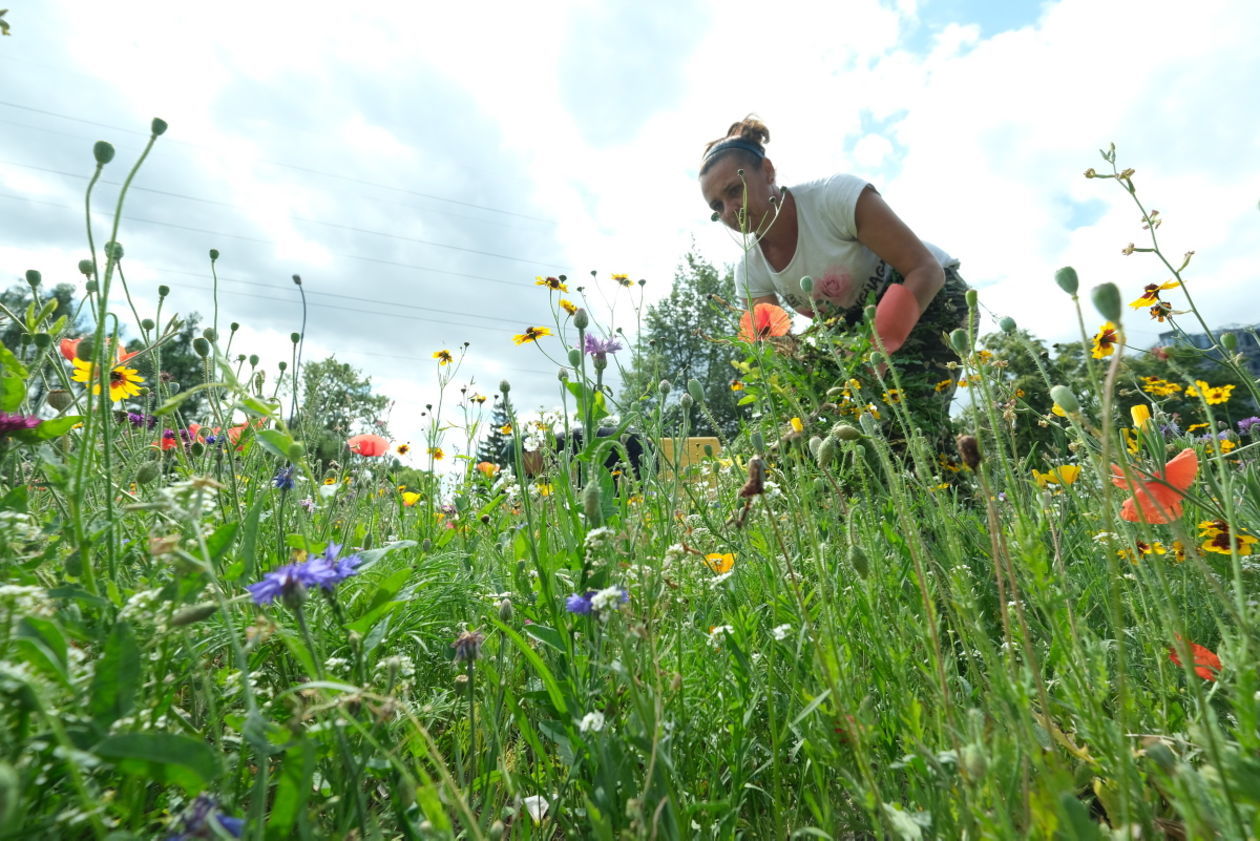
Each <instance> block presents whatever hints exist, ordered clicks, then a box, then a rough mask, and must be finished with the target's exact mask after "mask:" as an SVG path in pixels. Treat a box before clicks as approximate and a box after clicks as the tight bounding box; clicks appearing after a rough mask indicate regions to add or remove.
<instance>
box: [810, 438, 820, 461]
mask: <svg viewBox="0 0 1260 841" xmlns="http://www.w3.org/2000/svg"><path fill="white" fill-rule="evenodd" d="M822 441H823V439H822V436H821V435H811V436H810V438H809V444H808V446H809V454H810V455H811V456H813V457H814V458H818V448H819V447H821V446H822Z"/></svg>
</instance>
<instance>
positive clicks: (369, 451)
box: [346, 435, 389, 458]
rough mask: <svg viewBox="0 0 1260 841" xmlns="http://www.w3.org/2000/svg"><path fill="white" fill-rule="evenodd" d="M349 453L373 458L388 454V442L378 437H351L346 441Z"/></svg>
mask: <svg viewBox="0 0 1260 841" xmlns="http://www.w3.org/2000/svg"><path fill="white" fill-rule="evenodd" d="M346 445H347V446H349V447H350V452H352V453H354V454H356V455H360V456H369V457H371V458H375V457H377V456H383V455H385V453H387V452H389V441H387V440H386V439H384V438H382V437H381V436H379V435H352V436H350V437H349V438H347V439H346Z"/></svg>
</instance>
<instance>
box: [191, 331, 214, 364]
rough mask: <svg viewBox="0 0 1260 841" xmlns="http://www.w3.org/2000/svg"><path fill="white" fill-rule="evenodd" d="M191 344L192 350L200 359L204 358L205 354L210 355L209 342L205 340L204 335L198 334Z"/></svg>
mask: <svg viewBox="0 0 1260 841" xmlns="http://www.w3.org/2000/svg"><path fill="white" fill-rule="evenodd" d="M192 344H193V351H194V352H195V353H196V354H197V355H198V356H200V357H201V358H202V359H205V358H206V357H207V356H209V355H210V342H208V341H206V338H205V337H204V336H198V337H197V338H195V339H193V343H192Z"/></svg>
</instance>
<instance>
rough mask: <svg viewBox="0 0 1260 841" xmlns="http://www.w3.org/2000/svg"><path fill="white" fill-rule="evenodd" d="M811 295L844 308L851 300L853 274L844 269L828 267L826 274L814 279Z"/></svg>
mask: <svg viewBox="0 0 1260 841" xmlns="http://www.w3.org/2000/svg"><path fill="white" fill-rule="evenodd" d="M813 297H814V298H815V299H816V300H817V299H821V300H824V301H826V302H827V303H829V304H833V305H834V306H837V307H840V308H841V309H844V308H846V307H848V306H849V304H850V303H851V302H852V300H853V275H851V274H849V273H848V272H847V271H845V270H844V269H840V268H829V269H827V272H826V274H824V275H823V276H822V277H821V278H820V279H818V280H816V281H814V292H813Z"/></svg>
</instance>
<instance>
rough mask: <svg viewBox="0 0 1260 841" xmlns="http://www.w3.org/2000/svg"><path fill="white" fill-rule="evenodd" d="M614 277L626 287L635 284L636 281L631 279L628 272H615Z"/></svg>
mask: <svg viewBox="0 0 1260 841" xmlns="http://www.w3.org/2000/svg"><path fill="white" fill-rule="evenodd" d="M612 279H613V280H615V281H617V282H618V283H620V284H621V285H622V286H625V287H626V288H629V287H631V286H634V281H633V280H631V279H630V275H628V274H615V275H613V276H612Z"/></svg>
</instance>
